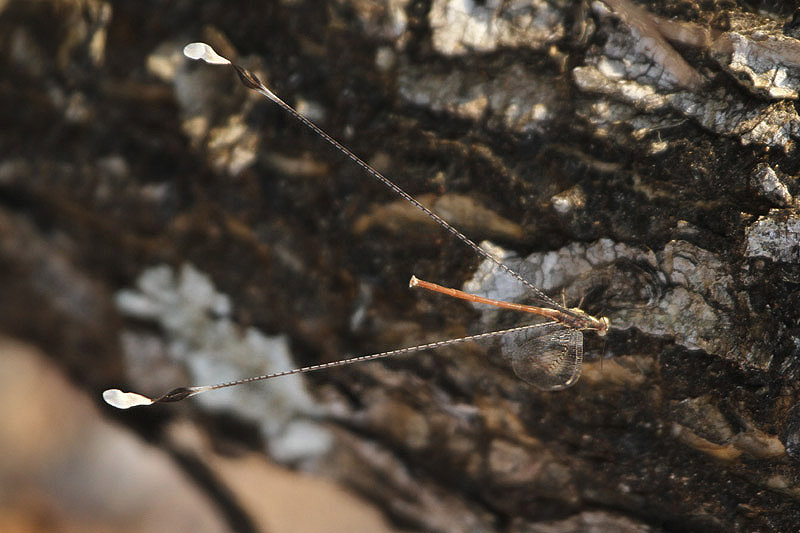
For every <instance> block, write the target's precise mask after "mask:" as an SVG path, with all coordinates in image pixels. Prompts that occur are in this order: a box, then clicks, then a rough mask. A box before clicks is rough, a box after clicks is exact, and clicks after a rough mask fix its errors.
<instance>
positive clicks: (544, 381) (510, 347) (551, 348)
mask: <svg viewBox="0 0 800 533" xmlns="http://www.w3.org/2000/svg"><path fill="white" fill-rule="evenodd" d="M508 337H509V338H508V339H504V348H505V350H506V352H507V353H509V354H510V355H511V366H512V368H513V369H514V372H515V373H516V374H517V376H518V377H519V378H520V379H522V380H524V381H526V382H528V383H530V384H531V385H533V386H534V387H536V388H538V389H541V390H546V391H553V390H559V389H565V388H567V387H570V386H572V385H574V384H575V382H576V381H578V378H579V377H580V375H581V367H582V365H583V333H581V332H580V331H578V330H576V329H569V328H565V327H564V326H563V325H561V324H549V327H545V328H542V329H541V330H534V331H533V332H531V333H527V332H525V333H524V334H519V335H509V336H508Z"/></svg>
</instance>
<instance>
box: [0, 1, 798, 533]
mask: <svg viewBox="0 0 800 533" xmlns="http://www.w3.org/2000/svg"><path fill="white" fill-rule="evenodd" d="M0 5H1V6H2V8H1V9H2V11H0V46H1V47H2V49H3V50H4V51H5V52H4V53H3V54H2V56H1V57H2V59H0V68H2V71H3V73H2V76H0V80H2V81H0V99H2V103H3V105H2V108H0V114H1V115H0V122H2V123H3V124H5V126H4V127H3V128H2V130H1V131H0V147H2V150H0V156H1V157H2V159H1V160H0V272H1V273H2V289H0V301H2V304H3V305H0V328H2V330H4V331H5V332H8V333H11V334H13V335H14V336H18V337H21V338H25V339H28V340H31V341H34V342H35V343H37V344H38V345H40V346H42V347H43V348H45V349H46V350H47V351H48V352H49V353H51V354H53V356H54V358H55V360H56V361H57V364H58V365H59V366H61V367H62V368H64V369H67V371H68V372H69V373H70V375H71V376H73V377H74V379H75V380H76V381H77V382H79V383H81V384H82V385H83V386H84V387H85V389H86V390H87V391H89V392H90V393H91V394H92V395H93V396H94V397H96V398H98V400H99V397H100V392H101V391H102V390H103V389H104V388H107V387H112V386H114V387H120V388H124V389H132V390H137V391H141V392H144V393H148V394H159V393H161V392H165V391H166V390H168V389H169V388H171V387H175V386H180V385H187V384H205V383H209V382H218V381H226V380H228V379H231V378H234V377H237V376H238V377H245V376H247V375H251V374H254V373H255V374H259V373H264V372H271V371H277V370H283V369H285V368H287V367H291V366H300V365H304V364H315V363H319V362H326V361H332V360H336V359H342V358H344V357H345V356H347V355H360V354H367V353H372V352H376V351H381V350H388V349H393V348H400V347H404V346H410V345H414V344H419V343H424V342H431V341H435V340H439V339H445V338H451V337H456V336H460V335H467V334H472V333H477V332H479V331H483V330H488V329H491V328H500V327H508V326H509V325H513V322H512V321H513V320H517V318H514V317H510V316H508V315H507V314H498V313H496V312H489V311H486V310H482V309H481V310H479V309H475V308H472V307H470V306H467V305H465V304H462V303H460V302H456V301H450V300H449V299H447V298H444V297H439V296H438V295H429V294H423V293H421V292H415V291H411V290H409V289H408V288H407V281H408V279H409V278H410V276H411V275H412V274H416V275H417V276H419V277H421V278H424V279H428V280H431V281H434V282H437V283H442V284H445V285H449V286H453V287H462V286H463V285H464V284H465V283H466V285H467V287H468V288H470V289H471V290H473V291H477V292H483V293H488V294H494V295H501V296H504V297H507V298H510V299H516V300H519V301H523V300H524V297H525V294H524V291H523V288H521V287H517V286H516V285H514V282H513V280H508V279H505V278H504V277H503V276H502V275H501V274H498V273H495V272H492V271H490V270H489V269H488V267H487V266H486V265H481V264H480V261H479V258H477V257H475V255H474V253H472V252H471V251H470V250H469V249H467V248H466V247H464V246H463V245H462V244H461V243H459V242H457V241H454V239H452V238H451V236H449V235H448V234H447V233H446V232H443V231H441V230H440V229H439V228H437V227H436V226H435V225H432V224H431V223H430V221H428V220H426V219H424V217H421V216H420V214H419V213H418V212H416V211H415V210H414V209H413V208H412V207H410V206H408V205H406V204H404V203H402V202H401V201H399V200H398V199H397V198H395V197H393V196H392V194H391V193H390V192H389V191H387V190H385V189H384V188H382V186H381V185H380V184H378V183H375V182H374V181H373V180H372V179H371V178H369V177H368V176H366V175H364V174H363V172H361V171H360V169H358V168H357V167H355V166H354V165H353V164H352V163H350V162H349V161H347V160H346V159H345V158H343V157H342V156H341V155H340V154H337V153H336V152H334V151H333V150H331V149H330V148H329V147H328V146H326V145H325V144H324V142H322V141H321V140H320V139H318V138H316V137H314V136H313V135H312V134H311V133H310V132H309V131H307V130H304V129H303V128H301V127H300V126H299V125H298V124H296V123H295V122H293V121H292V120H291V119H290V118H289V117H287V116H286V115H284V114H282V112H281V111H280V110H279V109H277V108H276V107H275V106H274V105H273V104H271V103H270V102H269V101H266V100H264V99H262V98H260V97H259V96H258V95H256V94H253V93H252V92H249V91H247V90H246V89H245V88H243V87H242V86H241V85H240V84H239V83H238V80H237V79H236V77H235V75H234V74H233V73H232V72H231V71H229V70H226V69H222V68H218V67H211V66H209V65H205V64H198V63H193V62H189V61H187V60H186V59H185V58H184V57H183V56H182V55H181V49H182V47H183V46H184V45H185V44H186V43H188V42H191V41H196V40H206V41H208V42H210V43H211V44H213V45H214V46H215V47H217V48H218V49H219V50H220V51H221V52H224V53H225V54H227V55H228V56H231V57H235V58H236V59H237V60H238V61H239V62H241V63H242V64H243V65H245V66H247V67H248V68H250V69H252V70H254V71H255V72H257V73H258V74H259V76H260V77H261V78H262V79H264V80H266V81H267V83H268V84H270V86H271V87H272V88H273V89H274V91H275V92H276V93H277V94H278V95H281V96H282V97H284V98H285V99H286V100H287V101H289V102H290V103H292V104H293V105H295V106H297V107H298V108H299V109H300V110H301V112H303V113H304V114H306V115H307V116H309V117H310V118H312V119H313V120H315V121H316V122H317V123H318V124H320V125H321V126H322V127H323V128H324V129H326V130H327V131H328V132H330V133H331V134H332V135H333V136H334V137H336V138H338V139H340V140H342V141H343V142H344V143H345V144H346V145H348V146H349V147H350V148H351V149H352V150H353V151H354V152H355V153H357V154H359V155H361V156H362V157H363V158H364V159H365V160H367V161H370V162H371V163H372V164H373V165H375V166H376V167H377V168H379V169H380V170H381V171H385V173H386V174H387V175H389V176H390V177H391V178H392V179H394V180H395V181H396V182H397V183H398V184H399V185H400V186H401V187H403V188H404V189H406V190H407V191H409V192H410V193H411V194H413V195H415V196H419V197H420V198H421V199H422V201H423V202H424V203H426V204H427V205H430V206H431V207H432V208H433V209H434V210H436V211H437V212H439V213H441V214H442V216H444V217H445V218H447V219H448V220H450V221H451V222H452V223H453V224H454V225H455V226H457V227H459V228H460V229H462V230H463V231H464V232H465V233H466V234H468V235H469V236H470V237H471V238H473V239H475V240H482V239H487V240H489V241H491V242H492V243H493V244H492V245H493V246H495V248H494V251H495V253H497V254H502V255H504V257H506V258H507V260H508V261H509V264H511V265H512V266H514V267H516V268H518V269H519V270H520V271H521V272H522V273H523V274H524V275H526V276H527V277H529V279H531V280H532V281H533V282H534V283H535V284H536V285H537V286H540V287H542V288H543V289H544V290H545V291H547V292H548V293H550V294H553V295H554V296H558V298H561V294H562V293H563V295H564V298H565V299H566V301H567V303H569V304H570V305H577V303H578V301H581V300H582V308H583V309H585V310H586V311H587V312H590V313H591V314H594V315H597V316H599V315H603V316H607V317H609V318H610V320H611V324H612V329H611V332H610V333H609V335H608V337H607V339H606V340H602V339H597V337H596V336H592V335H591V334H587V335H586V338H587V340H586V347H585V355H586V363H585V367H584V372H583V377H582V378H581V380H580V381H579V382H578V384H577V385H576V386H574V387H572V388H570V389H568V390H566V391H562V392H557V393H546V392H540V391H537V390H535V389H533V388H531V387H529V386H528V385H526V384H525V383H524V382H522V381H520V380H519V379H517V378H516V377H515V376H514V373H513V371H512V370H511V365H510V358H511V357H512V356H511V355H510V354H508V353H506V352H505V351H504V350H505V346H504V345H503V343H502V342H499V343H494V344H487V345H463V346H454V347H450V348H447V349H442V350H438V351H435V352H425V353H420V354H416V355H412V356H407V357H402V358H397V359H395V360H387V361H385V362H383V363H380V362H379V363H368V364H364V365H358V366H352V367H346V368H342V369H336V370H333V371H330V372H324V373H316V374H312V375H308V376H307V377H305V378H303V379H297V380H286V381H285V382H279V381H278V380H275V381H272V382H269V383H265V384H263V385H260V386H258V387H256V388H248V389H231V390H229V391H227V392H226V393H223V392H219V393H211V394H209V395H207V397H206V398H204V399H201V398H198V399H197V400H189V401H188V402H185V403H186V405H175V406H174V407H173V406H160V407H152V408H149V410H139V411H136V410H132V411H130V412H124V413H111V412H108V415H109V416H115V417H116V419H117V420H118V421H122V422H124V423H127V424H130V425H131V427H133V428H135V429H136V430H137V431H138V432H140V434H141V435H142V436H143V438H147V439H149V440H151V441H153V442H155V443H158V444H163V445H164V446H169V444H168V440H169V439H168V438H167V437H164V436H163V429H164V427H166V426H167V425H168V424H170V423H173V422H174V421H175V420H176V419H181V418H185V419H192V420H195V421H202V427H204V428H205V429H206V431H207V432H208V434H209V435H210V436H211V437H212V438H213V439H214V440H215V441H216V442H218V443H219V444H220V445H223V444H224V443H226V442H236V443H238V445H240V446H241V445H242V444H243V443H244V444H246V445H247V446H250V447H253V448H254V449H259V450H262V451H263V452H264V453H269V454H270V455H271V456H272V457H273V458H275V459H277V460H278V461H280V462H282V463H284V464H290V465H294V466H297V467H300V468H302V469H304V470H308V471H313V472H317V473H324V474H325V475H327V476H330V477H332V478H334V479H336V480H338V481H339V482H341V483H342V484H345V485H347V486H349V487H351V488H355V489H356V490H358V491H360V492H361V493H363V494H365V495H367V496H368V497H369V498H371V499H373V500H374V501H375V502H376V503H377V504H378V505H379V506H380V507H381V508H382V509H383V510H385V511H386V512H387V513H388V515H389V516H390V517H391V519H392V520H393V521H395V522H396V523H397V524H399V525H400V526H402V527H406V528H408V529H410V530H420V531H436V532H465V531H487V532H489V531H505V532H514V533H522V532H534V531H536V532H539V531H555V530H558V531H605V530H615V531H662V530H663V531H677V530H681V531H769V530H777V531H789V530H796V529H797V525H798V524H800V505H799V504H800V467H799V466H798V460H800V404H798V401H797V399H798V394H800V388H799V386H798V383H800V379H799V378H800V360H799V359H798V357H799V356H800V311H799V310H800V285H799V283H800V267H799V266H798V265H799V264H800V210H798V207H797V201H796V195H797V194H798V192H800V186H799V185H798V183H797V177H796V176H797V175H798V173H799V172H800V168H799V167H800V159H798V146H797V138H798V135H800V116H798V113H797V98H798V94H799V93H800V23H799V22H798V19H800V16H798V15H796V14H794V15H793V13H792V11H791V9H789V8H783V7H781V6H779V5H776V4H775V3H773V2H763V3H758V2H755V3H754V2H737V1H726V0H716V1H715V0H709V1H699V2H694V1H688V0H687V1H685V2H679V3H676V2H670V1H663V2H652V1H643V2H639V3H635V4H634V3H630V2H628V1H627V0H604V1H596V2H573V1H568V0H549V1H545V0H528V1H524V2H511V1H508V2H504V1H488V2H477V3H476V5H472V2H454V1H451V2H447V1H439V0H430V1H418V2H415V1H412V0H386V1H361V0H338V1H330V2H327V3H325V4H324V5H323V4H322V3H320V2H317V1H308V2H303V1H291V2H290V1H284V2H282V3H281V2H262V3H254V2H202V3H194V2H171V1H170V2H167V1H163V2H147V3H141V2H125V3H122V2H120V3H111V2H102V1H99V0H83V1H78V0H58V1H56V0H54V1H52V2H26V1H12V2H8V3H0ZM476 272H477V273H476ZM153 411H155V413H154V412H153ZM192 465H196V461H189V462H187V461H184V464H183V466H184V467H185V468H191V467H192ZM200 477H202V476H198V479H199V478H200ZM204 483H205V484H206V485H208V484H213V483H222V482H221V481H219V480H216V481H215V480H208V479H204ZM207 490H208V491H209V493H210V494H217V493H218V492H215V491H218V490H219V489H218V488H208V489H207ZM219 492H220V493H224V490H219ZM224 505H229V506H235V505H236V503H235V502H226V503H225V504H224ZM232 527H234V526H232ZM235 527H237V528H240V529H247V521H246V520H240V521H238V522H236V523H235Z"/></svg>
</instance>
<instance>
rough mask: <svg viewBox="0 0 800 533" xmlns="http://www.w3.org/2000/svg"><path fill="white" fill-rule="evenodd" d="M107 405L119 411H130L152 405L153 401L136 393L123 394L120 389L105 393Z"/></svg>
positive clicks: (109, 390) (104, 397)
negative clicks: (140, 406) (141, 406)
mask: <svg viewBox="0 0 800 533" xmlns="http://www.w3.org/2000/svg"><path fill="white" fill-rule="evenodd" d="M103 399H104V400H105V401H106V403H107V404H108V405H110V406H112V407H116V408H117V409H130V408H131V407H137V406H139V405H150V404H152V403H153V400H151V399H150V398H148V397H147V396H142V395H141V394H136V393H135V392H122V391H121V390H119V389H108V390H106V391H104V392H103Z"/></svg>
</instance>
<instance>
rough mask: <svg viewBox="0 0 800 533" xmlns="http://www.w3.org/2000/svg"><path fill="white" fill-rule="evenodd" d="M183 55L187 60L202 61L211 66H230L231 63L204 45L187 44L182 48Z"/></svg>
mask: <svg viewBox="0 0 800 533" xmlns="http://www.w3.org/2000/svg"><path fill="white" fill-rule="evenodd" d="M183 55H185V56H186V57H188V58H189V59H202V60H203V61H205V62H206V63H211V64H212V65H230V64H231V62H230V61H228V60H227V59H225V58H224V57H222V56H221V55H219V54H218V53H216V52H215V51H214V49H213V48H211V47H210V46H209V45H207V44H206V43H201V42H197V43H189V44H187V45H186V46H184V47H183Z"/></svg>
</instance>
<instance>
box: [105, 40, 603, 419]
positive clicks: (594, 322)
mask: <svg viewBox="0 0 800 533" xmlns="http://www.w3.org/2000/svg"><path fill="white" fill-rule="evenodd" d="M183 52H184V54H185V55H186V56H187V57H189V58H191V59H197V60H203V61H205V62H207V63H210V64H212V65H229V66H231V67H233V69H234V70H235V71H236V73H237V75H238V76H239V79H240V80H241V82H242V83H243V84H244V85H245V86H246V87H247V88H249V89H252V90H254V91H257V92H259V93H261V94H262V95H264V96H265V97H266V98H268V99H269V100H271V101H272V102H274V103H275V104H277V105H278V106H279V107H280V108H281V109H283V110H284V111H285V112H286V113H288V114H289V115H291V116H292V117H294V118H295V119H296V120H297V121H299V122H300V123H302V124H303V125H305V126H306V127H308V128H310V129H311V130H312V131H314V132H315V133H316V134H317V135H319V136H320V137H322V138H323V139H324V140H326V141H327V142H328V143H329V144H331V145H332V146H333V147H334V148H336V149H337V150H338V151H340V152H341V153H343V154H344V155H346V156H347V157H348V158H349V159H350V160H352V161H353V162H354V163H356V164H357V165H358V166H360V167H361V168H362V169H363V170H364V171H365V172H366V173H367V174H369V175H370V176H372V177H373V178H375V179H377V180H378V181H380V182H381V183H383V184H384V185H385V186H386V187H388V188H389V189H391V190H392V191H394V193H395V194H397V195H398V196H400V197H401V198H403V199H404V200H406V201H407V202H409V203H410V204H412V205H413V206H414V207H416V208H417V209H419V210H421V211H422V212H423V213H425V214H426V215H427V216H429V217H430V218H431V219H432V220H434V221H435V222H436V223H437V224H439V225H440V226H441V227H442V228H444V229H446V230H447V231H448V232H450V234H452V235H453V236H455V237H456V238H457V239H458V240H460V241H461V242H463V243H464V244H466V245H467V246H468V247H469V248H471V249H472V250H473V251H474V252H476V253H477V254H479V255H481V256H482V257H484V258H486V259H488V260H490V261H491V262H493V263H494V264H495V265H496V266H497V267H498V268H499V269H500V270H502V271H504V272H505V273H506V274H508V275H510V276H512V277H514V278H515V279H516V280H518V281H519V282H520V283H522V284H523V285H524V286H525V287H526V288H527V289H528V291H530V293H531V295H532V297H533V298H534V299H536V300H538V301H539V302H541V303H542V306H541V307H537V306H532V305H522V304H516V303H511V302H504V301H500V300H492V299H490V298H484V297H482V296H477V295H474V294H469V293H466V292H463V291H460V290H458V289H452V288H448V287H444V286H442V285H437V284H435V283H431V282H428V281H424V280H421V279H418V278H417V277H416V276H413V277H412V278H411V281H410V283H409V285H410V286H411V287H419V288H422V289H426V290H429V291H433V292H438V293H441V294H445V295H448V296H451V297H454V298H459V299H462V300H467V301H470V302H473V303H479V304H487V305H493V306H495V307H500V308H504V309H511V310H516V311H521V312H527V313H532V314H535V315H539V316H542V317H545V318H547V319H549V321H548V322H544V323H537V324H529V325H525V326H520V327H516V328H511V329H506V330H500V331H491V332H487V333H481V334H478V335H471V336H468V337H460V338H456V339H449V340H443V341H438V342H433V343H429V344H422V345H418V346H411V347H408V348H401V349H398V350H390V351H387V352H381V353H376V354H371V355H362V356H358V357H352V358H349V359H344V360H341V361H333V362H330V363H322V364H318V365H311V366H307V367H302V368H295V369H292V370H286V371H283V372H276V373H273V374H266V375H262V376H255V377H249V378H244V379H240V380H236V381H230V382H226V383H220V384H216V385H202V386H195V387H179V388H177V389H174V390H172V391H170V392H168V393H166V394H164V395H162V396H159V397H156V398H149V397H147V396H144V395H141V394H137V393H133V392H123V391H121V390H119V389H109V390H106V391H105V392H104V393H103V398H104V399H105V401H106V402H107V403H108V404H110V405H112V406H114V407H117V408H120V409H127V408H130V407H135V406H141V405H151V404H154V403H163V402H175V401H179V400H183V399H185V398H189V397H191V396H194V395H197V394H200V393H204V392H209V391H212V390H217V389H221V388H226V387H233V386H236V385H241V384H244V383H252V382H254V381H263V380H267V379H272V378H277V377H281V376H287V375H292V374H300V373H307V372H313V371H317V370H323V369H328V368H334V367H338V366H344V365H349V364H353V363H360V362H365V361H373V360H376V359H383V358H387V357H393V356H397V355H402V354H408V353H413V352H418V351H422V350H428V349H433V348H441V347H444V346H450V345H453V344H459V343H464V342H470V341H476V340H481V339H486V338H492V337H500V336H504V335H509V336H512V337H514V338H515V339H516V340H517V346H516V347H515V348H514V349H513V350H512V367H513V368H514V372H515V373H516V374H517V376H518V377H520V378H521V379H523V380H525V381H526V382H528V383H530V384H532V385H534V386H535V387H537V388H539V389H542V390H559V389H563V388H566V387H569V386H571V385H573V384H574V383H575V382H576V381H577V380H578V378H579V377H580V373H581V367H582V363H583V332H584V331H595V332H596V333H597V334H598V335H600V336H605V335H606V333H607V332H608V329H609V326H610V321H609V319H608V318H606V317H600V318H595V317H593V316H590V315H589V314H587V313H586V312H584V311H582V310H581V309H579V308H567V307H566V306H565V305H561V304H559V303H557V302H556V301H555V300H553V299H552V298H550V297H549V296H547V295H546V294H544V293H543V292H542V291H541V290H540V289H538V288H537V287H535V286H534V285H533V284H532V283H530V282H529V281H528V280H526V279H525V278H524V277H522V276H521V275H520V274H519V273H518V272H516V271H514V270H513V269H511V268H510V267H509V266H508V265H506V264H505V263H503V262H502V261H500V260H499V259H497V258H496V257H494V256H493V255H492V254H490V253H489V252H487V251H486V250H484V249H483V248H481V247H480V246H478V245H477V244H476V243H475V242H473V241H472V240H471V239H469V238H468V237H467V236H466V235H464V234H463V233H461V232H460V231H459V230H458V229H456V228H455V227H453V226H452V225H451V224H450V223H448V222H447V221H445V220H444V219H443V218H441V217H440V216H439V215H437V214H436V213H434V212H433V211H431V210H430V209H429V208H427V207H425V206H424V205H423V204H421V203H420V202H419V201H418V200H417V199H415V198H414V197H413V196H411V195H410V194H408V193H407V192H405V191H404V190H403V189H401V188H400V187H399V186H398V185H396V184H395V183H394V182H393V181H391V180H389V179H388V178H387V177H385V176H384V175H383V174H381V173H380V172H378V171H377V170H376V169H375V168H373V167H372V166H370V165H369V164H367V163H366V162H365V161H363V160H362V159H361V158H359V157H358V156H357V155H355V154H354V153H353V152H351V151H350V150H349V149H348V148H347V147H345V146H344V145H342V144H341V143H340V142H338V141H337V140H336V139H334V138H333V137H331V136H330V135H328V134H327V133H325V131H323V130H322V129H320V128H319V126H317V125H316V124H314V123H313V122H312V121H311V120H309V119H307V118H306V117H304V116H303V115H301V114H300V113H299V112H298V111H296V110H295V109H294V108H293V107H291V106H290V105H289V104H287V103H286V102H284V101H283V100H281V99H280V98H279V97H278V96H277V95H276V94H275V93H273V92H272V91H271V90H270V89H269V88H268V87H267V86H266V85H264V83H263V82H261V80H260V79H258V77H257V76H256V75H255V74H253V73H252V72H250V71H249V70H247V69H245V68H244V67H241V66H239V65H237V64H235V63H232V62H230V61H229V60H228V59H226V58H224V57H222V56H220V55H219V54H217V53H216V52H215V51H214V50H213V49H212V48H211V47H210V46H209V45H207V44H205V43H200V42H197V43H191V44H188V45H186V47H185V48H184V50H183Z"/></svg>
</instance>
